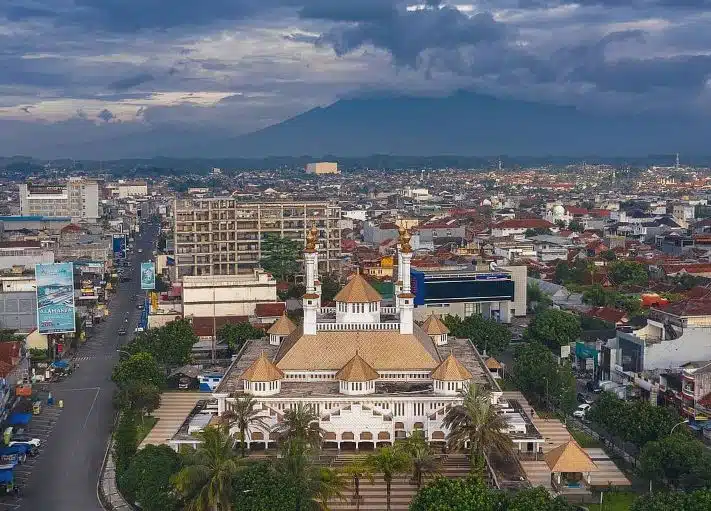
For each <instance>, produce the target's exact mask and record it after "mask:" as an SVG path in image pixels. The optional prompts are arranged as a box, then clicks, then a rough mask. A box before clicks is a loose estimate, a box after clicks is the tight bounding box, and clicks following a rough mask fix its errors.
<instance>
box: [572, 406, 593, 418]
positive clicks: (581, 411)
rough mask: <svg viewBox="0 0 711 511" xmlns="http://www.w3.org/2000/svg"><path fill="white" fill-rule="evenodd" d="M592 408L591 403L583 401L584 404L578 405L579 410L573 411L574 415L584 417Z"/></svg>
mask: <svg viewBox="0 0 711 511" xmlns="http://www.w3.org/2000/svg"><path fill="white" fill-rule="evenodd" d="M588 410H590V405H589V404H587V403H583V404H582V405H580V406H578V408H577V410H575V411H574V412H573V417H576V418H578V419H584V418H585V414H586V413H587V412H588Z"/></svg>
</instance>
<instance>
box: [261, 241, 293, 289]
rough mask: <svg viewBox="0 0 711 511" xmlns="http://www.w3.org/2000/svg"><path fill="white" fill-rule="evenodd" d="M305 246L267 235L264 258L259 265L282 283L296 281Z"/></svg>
mask: <svg viewBox="0 0 711 511" xmlns="http://www.w3.org/2000/svg"><path fill="white" fill-rule="evenodd" d="M302 249H303V246H302V245H301V243H299V242H298V241H296V240H292V239H289V238H282V237H280V236H277V235H275V234H271V233H268V234H265V235H264V239H263V240H262V248H261V250H262V258H261V259H260V260H259V264H260V265H261V267H262V268H264V269H265V270H266V271H268V272H269V273H271V274H272V275H274V278H276V279H277V280H280V281H288V280H294V276H295V275H296V273H297V272H298V271H299V267H300V265H299V261H298V260H299V259H300V257H301V251H302Z"/></svg>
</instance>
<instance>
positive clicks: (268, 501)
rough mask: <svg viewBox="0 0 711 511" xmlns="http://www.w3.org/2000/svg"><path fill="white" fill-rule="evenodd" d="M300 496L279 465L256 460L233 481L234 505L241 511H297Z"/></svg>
mask: <svg viewBox="0 0 711 511" xmlns="http://www.w3.org/2000/svg"><path fill="white" fill-rule="evenodd" d="M298 501H299V495H298V492H297V489H296V487H295V486H294V485H293V484H292V482H291V480H290V479H289V478H287V477H284V475H283V474H282V473H281V472H280V471H279V470H278V463H270V462H267V461H255V462H250V463H247V464H246V465H245V468H244V470H240V471H239V472H237V473H236V474H235V475H234V477H233V480H232V504H233V508H234V509H238V510H239V511H293V510H294V509H297V502H298Z"/></svg>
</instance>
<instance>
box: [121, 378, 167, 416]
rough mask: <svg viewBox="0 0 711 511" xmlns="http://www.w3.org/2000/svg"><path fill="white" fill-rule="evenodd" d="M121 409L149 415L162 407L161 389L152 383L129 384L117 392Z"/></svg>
mask: <svg viewBox="0 0 711 511" xmlns="http://www.w3.org/2000/svg"><path fill="white" fill-rule="evenodd" d="M116 404H117V405H118V407H119V408H121V409H124V410H130V411H132V412H136V413H137V414H140V415H141V416H143V415H149V414H151V413H152V412H153V410H155V409H156V408H158V407H159V406H160V389H159V388H158V387H156V386H155V385H153V384H151V383H142V382H129V383H128V384H126V385H124V386H123V387H121V388H119V389H118V390H117V392H116Z"/></svg>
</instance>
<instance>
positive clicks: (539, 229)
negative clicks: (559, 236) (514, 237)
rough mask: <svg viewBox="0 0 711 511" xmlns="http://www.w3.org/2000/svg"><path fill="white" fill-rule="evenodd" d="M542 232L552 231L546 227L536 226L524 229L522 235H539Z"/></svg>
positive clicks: (529, 236) (549, 232)
mask: <svg viewBox="0 0 711 511" xmlns="http://www.w3.org/2000/svg"><path fill="white" fill-rule="evenodd" d="M543 234H553V232H552V231H551V230H550V229H548V228H547V227H536V228H534V229H526V232H524V233H523V235H524V236H525V237H527V238H531V237H533V236H540V235H543Z"/></svg>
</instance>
